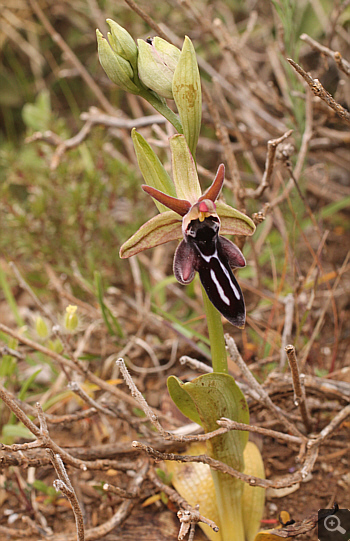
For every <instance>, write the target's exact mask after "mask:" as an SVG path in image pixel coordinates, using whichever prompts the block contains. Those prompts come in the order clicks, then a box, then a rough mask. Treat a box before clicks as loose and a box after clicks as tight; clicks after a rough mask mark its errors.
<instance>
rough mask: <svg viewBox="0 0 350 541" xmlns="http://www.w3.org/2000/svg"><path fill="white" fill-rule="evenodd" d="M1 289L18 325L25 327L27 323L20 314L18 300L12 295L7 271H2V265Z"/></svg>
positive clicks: (0, 275)
mask: <svg viewBox="0 0 350 541" xmlns="http://www.w3.org/2000/svg"><path fill="white" fill-rule="evenodd" d="M0 288H1V289H2V290H3V292H4V295H5V299H6V300H7V302H8V305H9V307H10V309H11V311H12V313H13V315H14V317H15V320H16V323H17V325H18V326H19V327H23V326H24V325H25V322H24V320H23V319H22V317H21V315H20V313H19V310H18V308H17V303H16V299H15V298H14V296H13V295H12V291H11V288H10V285H9V283H8V280H7V278H6V274H5V271H4V270H3V269H2V267H1V265H0Z"/></svg>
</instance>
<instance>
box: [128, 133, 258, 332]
mask: <svg viewBox="0 0 350 541" xmlns="http://www.w3.org/2000/svg"><path fill="white" fill-rule="evenodd" d="M170 147H171V151H172V167H173V179H174V184H175V191H176V195H177V197H173V196H171V195H168V194H166V193H164V192H162V191H160V190H158V189H157V188H155V187H153V186H148V185H143V186H142V189H143V190H144V191H145V192H146V193H148V194H149V195H150V196H151V197H153V199H154V200H155V201H157V202H158V203H161V205H163V206H164V207H167V208H169V209H170V210H169V211H164V212H161V213H160V214H158V215H157V216H155V217H154V218H151V219H150V220H149V221H148V222H146V223H145V224H144V225H142V226H141V227H140V229H139V230H138V231H137V232H136V233H135V234H134V235H133V236H132V237H131V238H130V239H129V240H127V241H126V242H125V243H124V244H123V246H122V247H121V249H120V256H121V257H122V258H126V257H131V256H133V255H135V254H137V253H139V252H141V251H143V250H146V249H147V248H154V247H155V246H159V245H160V244H164V243H166V242H169V241H171V240H179V239H182V241H181V242H180V244H179V246H178V248H177V250H176V252H175V257H174V274H175V277H176V279H177V280H178V281H179V282H180V283H181V284H188V283H190V282H191V281H192V280H193V278H194V276H195V272H198V273H199V276H200V279H201V282H202V284H203V287H204V289H205V290H206V292H207V295H208V297H209V299H210V301H211V302H212V303H213V304H214V306H215V307H216V308H217V309H218V311H219V312H220V313H221V314H222V315H224V317H226V319H228V320H229V321H230V322H231V323H232V324H233V325H236V326H238V327H240V328H242V327H244V323H245V306H244V299H243V294H242V292H241V290H240V287H239V285H238V283H237V281H236V279H235V277H234V275H233V273H232V270H231V267H244V266H245V264H246V263H245V259H244V256H243V254H242V252H241V251H240V250H239V248H238V247H237V246H236V245H235V244H233V242H231V241H230V240H228V239H226V238H225V237H222V236H221V235H219V232H220V233H221V234H224V235H252V234H253V233H254V230H255V225H254V223H253V221H252V220H251V219H250V218H249V217H248V216H246V215H245V214H243V213H241V212H239V211H238V210H236V209H234V208H232V207H230V206H229V205H227V204H226V203H224V202H222V201H218V200H217V199H218V197H219V195H220V193H221V190H222V186H223V183H224V177H225V167H224V165H223V164H221V165H220V166H219V168H218V171H217V174H216V176H215V179H214V181H213V183H212V184H211V186H210V187H209V188H208V190H206V192H204V194H202V192H201V188H200V184H199V180H198V176H197V171H196V166H195V163H194V160H193V158H192V155H191V153H190V151H189V149H188V147H187V144H186V141H185V138H184V136H182V135H174V136H173V137H172V138H171V140H170ZM158 207H159V205H158ZM164 207H161V210H162V209H163V208H164Z"/></svg>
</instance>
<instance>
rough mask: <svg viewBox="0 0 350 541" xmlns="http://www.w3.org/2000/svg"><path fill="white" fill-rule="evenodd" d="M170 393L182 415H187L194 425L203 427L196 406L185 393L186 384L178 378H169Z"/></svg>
mask: <svg viewBox="0 0 350 541" xmlns="http://www.w3.org/2000/svg"><path fill="white" fill-rule="evenodd" d="M167 385H168V391H169V394H170V396H171V399H172V401H173V402H174V404H175V406H177V407H178V408H179V410H180V411H181V413H183V414H184V415H186V417H188V418H189V419H191V421H192V422H193V423H197V424H199V425H202V421H201V418H200V416H199V414H198V411H197V409H196V405H195V403H194V401H193V400H192V398H191V396H190V395H189V394H188V393H187V392H186V391H185V389H184V383H182V381H181V380H180V379H179V378H177V377H176V376H169V377H168V381H167Z"/></svg>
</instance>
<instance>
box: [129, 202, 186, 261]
mask: <svg viewBox="0 0 350 541" xmlns="http://www.w3.org/2000/svg"><path fill="white" fill-rule="evenodd" d="M181 238H182V221H181V216H179V214H176V212H173V211H172V210H168V211H166V212H162V213H161V214H157V215H156V216H154V217H153V218H151V219H150V220H148V222H146V223H145V224H143V225H142V226H141V227H140V229H138V230H137V231H136V233H134V234H133V236H132V237H130V238H129V239H128V240H127V241H126V242H124V244H123V245H122V247H121V248H120V251H119V255H120V257H121V258H123V259H125V258H127V257H131V256H133V255H136V254H138V253H139V252H142V251H143V250H147V249H148V248H155V246H159V245H160V244H165V243H166V242H170V241H171V240H178V239H181Z"/></svg>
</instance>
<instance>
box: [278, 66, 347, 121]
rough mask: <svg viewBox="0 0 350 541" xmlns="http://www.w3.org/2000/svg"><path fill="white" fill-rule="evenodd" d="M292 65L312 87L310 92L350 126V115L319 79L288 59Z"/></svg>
mask: <svg viewBox="0 0 350 541" xmlns="http://www.w3.org/2000/svg"><path fill="white" fill-rule="evenodd" d="M287 60H288V62H289V63H290V65H291V66H292V67H293V68H294V69H295V71H296V72H297V73H299V75H301V77H302V78H303V79H304V80H305V81H306V82H307V84H308V85H309V87H310V90H311V91H312V92H313V93H314V94H315V96H317V97H319V98H321V100H323V101H324V102H325V103H326V104H327V105H328V107H330V108H331V109H333V111H335V113H336V114H337V115H338V116H339V118H341V119H342V120H344V122H346V123H347V124H350V113H349V111H347V110H346V109H344V107H343V106H342V105H340V103H338V102H336V101H335V99H334V98H333V97H332V96H331V95H330V93H329V92H327V90H326V89H325V88H324V87H323V86H322V85H321V83H320V81H319V80H318V79H313V78H312V77H311V75H309V74H308V73H306V71H305V70H303V68H302V67H301V66H299V64H297V63H296V62H294V60H292V58H287Z"/></svg>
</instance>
